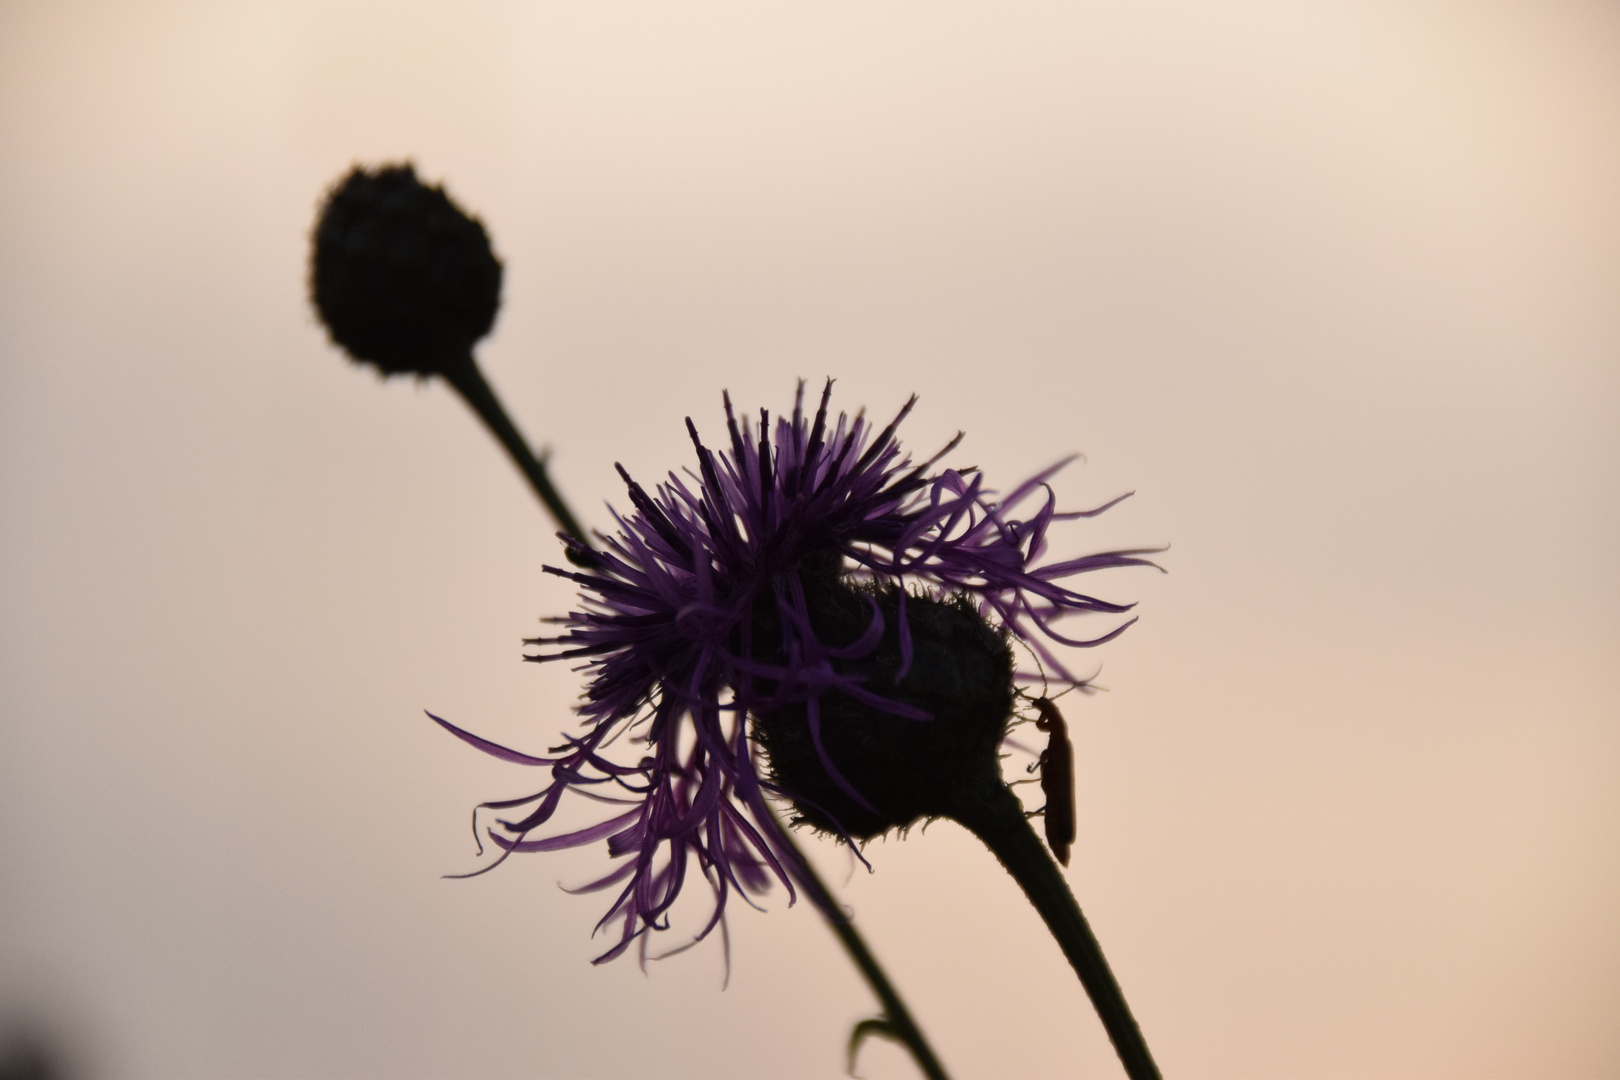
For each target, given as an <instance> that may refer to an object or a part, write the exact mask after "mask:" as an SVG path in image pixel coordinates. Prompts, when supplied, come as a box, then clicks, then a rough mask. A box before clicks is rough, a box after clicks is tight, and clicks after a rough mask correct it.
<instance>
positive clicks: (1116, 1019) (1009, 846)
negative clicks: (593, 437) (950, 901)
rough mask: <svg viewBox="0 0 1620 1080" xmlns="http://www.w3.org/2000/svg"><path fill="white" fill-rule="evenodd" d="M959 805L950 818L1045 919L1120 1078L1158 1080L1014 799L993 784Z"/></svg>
mask: <svg viewBox="0 0 1620 1080" xmlns="http://www.w3.org/2000/svg"><path fill="white" fill-rule="evenodd" d="M964 803H965V804H966V805H964V806H963V807H962V808H961V812H959V813H957V814H954V815H953V816H954V817H955V818H956V819H957V820H958V821H959V822H961V823H962V824H963V825H965V826H966V827H967V828H968V829H969V830H970V831H971V832H972V833H973V834H974V835H975V836H977V837H978V838H979V839H980V840H983V841H984V842H985V845H986V846H987V847H989V848H990V850H991V851H992V852H993V853H994V854H995V856H996V858H998V859H1000V860H1001V865H1003V866H1005V867H1006V868H1007V872H1008V873H1009V874H1011V875H1012V876H1013V880H1015V881H1017V882H1018V884H1019V885H1020V886H1022V887H1023V890H1024V895H1026V896H1028V897H1029V902H1030V903H1031V904H1034V905H1035V910H1036V911H1038V912H1040V913H1041V918H1043V919H1045V920H1046V926H1047V929H1049V930H1051V931H1052V936H1053V937H1054V938H1056V939H1057V942H1058V945H1059V946H1060V947H1061V948H1062V949H1063V955H1064V956H1067V957H1068V958H1069V963H1070V965H1071V966H1073V968H1074V971H1075V974H1076V975H1079V976H1080V984H1081V985H1082V986H1084V987H1085V988H1086V993H1087V994H1088V995H1089V996H1090V997H1091V1004H1092V1006H1093V1007H1095V1008H1096V1010H1097V1016H1098V1017H1099V1018H1100V1019H1101V1020H1102V1022H1103V1027H1104V1028H1106V1029H1107V1031H1108V1037H1109V1038H1110V1039H1112V1040H1113V1043H1114V1049H1115V1051H1117V1052H1118V1054H1119V1060H1120V1062H1121V1063H1122V1064H1123V1065H1124V1066H1125V1074H1126V1075H1127V1076H1129V1077H1130V1078H1131V1080H1158V1078H1159V1067H1158V1066H1157V1065H1155V1064H1154V1063H1153V1055H1152V1054H1150V1053H1149V1052H1148V1048H1147V1043H1146V1042H1145V1041H1144V1040H1143V1038H1142V1029H1141V1028H1139V1027H1137V1026H1136V1019H1135V1017H1133V1016H1132V1015H1131V1010H1130V1007H1129V1006H1128V1005H1126V1004H1125V995H1124V994H1123V993H1121V992H1120V989H1119V983H1118V982H1116V981H1115V980H1114V973H1113V972H1112V971H1110V970H1109V969H1108V961H1107V960H1105V959H1103V954H1102V947H1101V946H1100V945H1098V944H1097V938H1096V936H1095V935H1093V934H1092V932H1091V927H1090V925H1088V924H1087V923H1086V917H1085V916H1084V915H1082V914H1081V913H1080V905H1079V904H1078V903H1076V902H1075V899H1074V894H1073V893H1071V892H1070V891H1069V886H1068V884H1067V883H1066V882H1065V881H1064V880H1063V873H1062V871H1060V870H1059V869H1058V865H1057V863H1055V862H1053V861H1052V856H1051V855H1049V854H1047V851H1046V847H1045V845H1043V844H1042V843H1041V841H1040V838H1039V837H1037V836H1036V835H1035V830H1034V829H1032V828H1031V827H1030V824H1029V819H1028V818H1027V817H1025V816H1024V808H1023V806H1022V805H1021V804H1020V803H1019V801H1018V796H1016V795H1014V794H1013V793H1012V789H1011V788H1009V787H1007V785H1005V784H997V785H996V787H995V789H994V791H993V793H992V792H991V791H986V792H984V795H983V797H982V798H978V799H974V800H971V802H969V801H968V800H964Z"/></svg>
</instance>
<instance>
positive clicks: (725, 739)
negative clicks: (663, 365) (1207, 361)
mask: <svg viewBox="0 0 1620 1080" xmlns="http://www.w3.org/2000/svg"><path fill="white" fill-rule="evenodd" d="M831 392H832V383H831V381H829V382H828V383H827V386H826V389H825V390H824V391H823V392H822V395H821V401H820V405H819V407H818V408H817V409H816V410H815V412H814V413H813V414H812V415H807V414H806V413H805V411H804V409H803V394H804V388H803V386H802V384H801V386H800V389H799V395H798V398H797V399H796V400H795V402H794V407H793V411H792V414H791V415H790V416H787V417H782V418H779V419H777V420H776V421H775V423H774V425H773V423H772V421H771V418H770V416H769V414H768V413H766V412H764V411H761V413H760V415H759V421H758V425H757V427H756V426H754V425H751V424H750V423H749V421H748V419H747V418H746V417H744V418H742V419H739V418H737V417H736V416H735V415H734V414H733V412H732V407H731V402H730V399H729V397H727V398H726V401H725V408H726V427H727V436H728V442H729V447H728V449H725V450H722V451H719V452H716V451H715V450H712V449H710V448H709V447H707V446H705V445H704V443H703V441H702V440H701V439H700V438H699V436H698V431H697V428H696V427H695V426H694V425H693V424H692V422H691V421H690V420H688V421H687V430H688V431H689V432H690V434H691V438H692V442H693V445H694V446H695V447H696V450H697V457H698V467H697V470H696V471H695V472H688V473H687V474H686V475H685V476H680V475H676V474H674V473H671V474H670V475H669V476H668V478H667V479H666V480H665V482H664V483H662V484H660V485H658V486H657V488H656V489H655V490H654V491H652V492H649V491H647V490H646V489H644V488H643V487H642V486H641V485H639V484H637V483H636V482H635V481H633V480H631V479H630V477H629V476H628V474H626V473H625V472H624V470H623V469H622V468H621V469H620V475H621V476H623V477H624V479H625V482H626V484H627V485H628V488H629V498H630V504H631V510H630V511H629V512H628V513H626V514H623V515H615V516H616V520H617V522H618V525H619V530H618V532H617V533H615V534H614V535H612V536H604V537H602V543H603V549H602V550H601V551H591V550H590V549H588V548H586V547H584V545H582V544H578V543H577V542H573V541H570V545H571V557H572V558H573V559H574V560H575V561H576V562H578V563H580V564H581V565H579V566H578V567H575V568H554V567H547V568H546V569H547V571H548V572H549V573H552V574H556V575H559V576H561V577H566V578H568V579H569V580H571V581H573V582H575V583H577V584H578V585H579V586H580V588H581V591H582V603H581V607H580V608H579V610H577V611H574V612H572V613H571V614H569V615H568V616H566V617H564V618H560V619H556V620H552V621H555V622H557V623H560V624H562V625H563V626H564V627H565V629H564V630H563V632H562V633H560V634H558V635H555V636H550V637H542V638H536V639H534V640H533V641H531V642H529V644H531V645H534V646H537V647H539V650H540V651H538V652H537V653H535V654H533V655H530V656H529V657H528V659H530V660H534V661H541V662H545V661H553V660H576V661H582V662H583V663H584V666H585V669H586V670H587V671H588V672H589V676H590V682H589V686H588V688H587V689H586V692H585V694H584V703H583V704H582V705H581V706H580V708H579V712H580V714H581V716H582V718H583V730H582V732H581V733H579V734H574V735H567V736H565V742H564V744H563V745H562V746H559V747H557V748H555V749H554V750H552V751H551V752H550V754H551V756H546V757H536V756H532V755H528V754H523V753H519V752H517V751H514V750H509V749H507V748H505V747H502V746H497V745H495V744H493V743H490V742H488V741H487V740H484V739H481V738H479V737H477V736H475V735H473V734H471V733H469V732H466V731H464V730H462V729H461V728H458V727H456V726H454V725H451V724H449V723H447V722H446V721H443V720H439V721H438V722H439V723H440V724H443V725H444V726H445V727H446V728H447V729H449V730H450V731H451V732H453V733H454V734H456V735H457V736H459V737H460V738H462V739H465V740H466V741H468V742H470V743H472V744H473V745H474V746H477V747H479V748H480V749H482V750H484V751H486V752H488V753H491V754H494V755H496V756H497V757H500V758H502V759H504V760H507V761H511V762H515V763H519V764H524V765H532V766H537V767H542V768H546V769H549V770H550V774H551V782H550V783H549V784H547V785H546V786H545V787H544V788H543V789H542V790H541V791H539V792H537V793H535V794H533V795H531V796H528V797H526V798H519V799H512V800H506V801H501V802H491V803H486V804H484V806H485V807H487V808H490V809H495V810H503V811H512V812H513V813H511V814H510V815H509V816H508V817H507V818H505V819H502V820H500V821H499V825H500V829H499V830H497V829H493V828H491V829H487V830H486V831H487V835H488V836H489V838H490V839H491V840H492V841H493V842H494V843H495V844H496V845H497V846H499V847H500V848H502V849H503V855H502V856H501V857H502V858H503V859H504V858H505V857H506V855H508V854H511V853H513V852H532V851H550V850H557V849H560V848H564V847H573V846H578V845H582V844H588V843H592V842H595V841H599V840H605V841H606V842H607V848H608V854H609V855H610V856H611V857H613V858H616V859H622V860H623V862H622V863H620V865H619V866H618V867H617V868H616V869H614V870H613V871H612V872H611V873H609V874H607V875H606V876H604V877H602V878H601V879H600V880H598V881H595V882H593V883H591V884H590V885H588V886H586V887H585V888H586V890H588V891H595V890H602V889H609V888H614V887H617V888H618V889H619V891H618V893H617V896H616V899H615V900H614V901H613V904H612V906H611V907H610V908H609V910H608V912H607V914H606V915H605V916H604V917H603V920H602V923H601V924H599V926H600V925H606V924H608V923H612V922H615V921H617V922H619V923H620V934H619V936H618V940H617V941H616V943H615V944H614V946H613V947H612V948H611V949H610V950H609V951H608V952H607V953H605V954H604V955H603V956H601V957H599V958H598V959H599V961H601V960H607V959H611V958H612V957H614V956H617V955H619V954H620V953H622V952H623V951H624V950H625V949H626V948H627V947H628V946H629V945H630V943H631V942H632V941H635V940H636V939H637V938H641V940H642V944H643V948H645V942H646V938H645V932H646V931H647V930H648V929H663V928H665V927H666V926H667V925H668V921H667V913H668V911H669V909H670V906H671V905H672V904H673V903H674V901H675V898H676V896H677V894H678V893H679V892H680V890H681V888H682V886H683V884H684V883H685V881H686V880H687V877H688V875H689V874H691V873H697V874H701V875H702V876H703V878H704V879H705V880H706V881H707V882H708V885H709V887H710V888H711V889H712V890H713V893H714V897H715V906H714V911H713V914H712V916H711V917H710V919H709V921H708V922H707V924H706V925H705V926H704V927H703V928H702V929H701V930H700V931H699V933H698V934H697V937H698V938H701V937H703V936H705V935H706V934H707V933H709V931H710V930H712V929H713V928H714V927H715V926H716V925H719V923H720V920H721V919H722V918H723V916H724V911H725V905H726V901H727V898H728V897H729V895H730V894H731V893H732V891H733V890H736V891H741V892H744V893H748V892H758V891H760V890H762V889H763V888H764V887H766V886H767V885H768V884H769V881H770V879H771V878H772V877H775V878H778V879H780V880H781V881H782V882H783V884H784V885H787V886H788V888H789V891H790V892H791V890H792V885H791V882H790V881H789V878H788V873H787V871H786V869H785V867H786V866H787V865H788V864H789V863H790V862H791V859H792V856H791V854H790V853H789V851H788V850H787V848H786V846H785V843H784V840H783V837H782V836H781V834H780V832H779V826H778V825H777V820H776V818H775V816H774V814H773V812H772V809H771V806H770V804H769V803H768V802H767V797H768V796H775V797H779V798H783V799H787V800H789V801H790V802H791V803H792V804H793V806H794V808H795V809H796V811H797V816H798V820H801V821H805V822H808V823H809V824H811V825H813V826H815V827H817V828H820V829H823V830H826V831H829V832H833V833H836V834H839V835H841V836H843V837H845V838H853V839H865V838H868V837H871V836H875V835H878V834H880V833H882V832H884V831H886V830H888V829H890V828H894V827H903V826H905V825H907V824H910V823H911V822H912V821H915V820H917V819H919V818H926V817H934V816H953V811H954V808H955V806H956V805H957V801H958V800H959V799H960V798H962V797H964V795H963V794H962V793H964V792H967V793H971V792H972V791H973V790H975V786H976V785H977V786H979V788H982V786H983V785H985V784H990V785H996V784H1000V783H1001V781H1000V777H999V772H998V771H997V770H998V765H997V756H996V755H997V752H998V749H999V746H1000V743H1001V740H1002V738H1003V736H1004V735H1005V733H1006V727H1007V724H1008V722H1009V719H1010V718H1011V714H1012V710H1013V708H1014V699H1015V693H1016V692H1015V690H1014V683H1013V678H1014V671H1013V652H1012V648H1011V646H1012V645H1013V644H1014V643H1018V644H1021V645H1022V646H1024V647H1026V648H1028V649H1029V650H1030V651H1031V652H1032V653H1033V654H1034V655H1035V656H1037V657H1038V658H1039V659H1040V661H1041V663H1042V665H1043V667H1044V668H1045V670H1046V671H1048V672H1050V673H1052V674H1054V675H1055V676H1056V677H1057V678H1059V679H1064V680H1067V681H1069V682H1071V683H1080V682H1081V681H1082V680H1079V679H1076V678H1075V677H1074V676H1073V675H1072V674H1070V672H1069V671H1068V669H1067V668H1066V667H1065V666H1064V664H1063V663H1062V661H1061V660H1060V659H1059V657H1058V656H1057V655H1056V654H1055V653H1054V652H1053V651H1052V645H1053V644H1054V643H1056V644H1062V645H1069V646H1091V645H1098V644H1101V643H1102V642H1105V641H1108V640H1110V639H1112V638H1113V637H1115V636H1117V635H1118V634H1119V633H1121V632H1122V631H1123V630H1124V629H1125V627H1126V626H1128V625H1129V621H1127V622H1126V623H1124V624H1122V625H1118V626H1114V627H1112V628H1111V629H1109V630H1108V631H1107V632H1105V633H1102V634H1101V635H1098V636H1094V637H1089V638H1084V637H1082V638H1076V637H1071V636H1067V635H1065V634H1060V633H1059V632H1058V630H1057V629H1056V623H1057V622H1058V620H1060V619H1062V618H1063V617H1065V616H1069V615H1074V614H1079V613H1086V612H1100V613H1105V614H1119V613H1123V612H1126V611H1127V610H1129V607H1130V605H1127V604H1114V603H1109V602H1107V601H1103V600H1099V599H1096V598H1094V597H1091V596H1088V595H1085V594H1083V593H1080V592H1076V591H1074V590H1073V589H1071V588H1069V587H1068V586H1067V585H1065V584H1064V582H1065V581H1067V580H1068V579H1071V578H1073V577H1075V576H1076V575H1079V574H1083V573H1087V572H1090V571H1093V570H1101V569H1105V568H1109V567H1122V566H1143V565H1152V563H1150V562H1148V561H1147V560H1146V559H1144V558H1143V557H1142V556H1143V555H1146V554H1149V553H1150V551H1151V550H1156V549H1131V550H1121V551H1108V552H1101V553H1098V554H1093V555H1087V556H1083V557H1080V558H1074V559H1068V560H1063V561H1057V562H1046V561H1044V560H1043V555H1044V554H1045V551H1046V544H1047V531H1048V528H1049V526H1050V525H1051V524H1052V523H1053V522H1055V521H1060V520H1065V519H1073V518H1081V517H1090V516H1093V515H1095V514H1099V513H1101V512H1102V511H1103V510H1106V509H1107V508H1108V507H1109V506H1112V505H1114V504H1115V503H1117V502H1119V501H1120V500H1119V499H1114V500H1112V501H1110V502H1109V503H1107V504H1105V505H1103V506H1100V507H1097V508H1095V509H1091V510H1085V511H1078V512H1069V513H1058V512H1057V509H1056V502H1055V497H1054V496H1053V494H1052V492H1051V489H1050V488H1049V487H1047V485H1046V481H1047V480H1048V479H1049V478H1050V477H1051V475H1052V474H1053V473H1055V472H1056V471H1057V470H1058V469H1059V468H1061V467H1062V465H1063V464H1064V463H1062V462H1060V463H1059V464H1057V465H1054V466H1052V467H1051V468H1049V469H1046V470H1044V471H1043V472H1041V473H1039V474H1037V475H1036V476H1034V477H1032V478H1030V479H1029V480H1026V481H1025V482H1024V483H1022V484H1020V485H1018V486H1017V487H1016V488H1014V489H1012V490H1011V491H1010V492H1008V493H1007V494H1006V495H1004V496H1001V497H999V498H998V497H996V494H995V493H994V492H992V491H991V490H990V489H988V488H986V487H985V486H984V481H983V477H982V476H981V475H980V474H979V473H978V472H977V471H976V470H961V471H958V470H955V469H949V468H942V469H938V470H936V469H935V465H936V463H937V462H938V461H939V460H940V459H941V458H942V457H943V456H944V455H945V453H947V452H949V451H950V450H951V449H953V448H954V447H955V446H956V444H957V442H958V441H959V440H960V436H958V437H957V439H956V440H953V441H952V442H951V444H950V445H949V446H947V447H946V448H945V450H943V451H941V452H940V454H937V455H935V456H934V457H933V458H931V459H930V460H929V461H927V462H924V463H923V464H921V465H913V464H912V463H911V460H910V459H909V458H908V457H907V456H906V455H905V454H904V452H903V451H902V449H901V447H900V444H899V442H898V441H897V439H896V437H895V431H896V429H897V427H898V426H899V424H900V423H901V421H902V420H903V419H904V418H905V416H906V414H907V413H909V412H910V410H911V408H912V405H913V404H914V403H915V401H916V399H915V398H913V399H912V400H911V401H908V402H907V403H906V405H905V406H904V407H903V408H902V409H901V410H900V413H899V415H898V416H896V417H895V419H894V420H893V421H892V422H891V423H889V424H888V425H887V426H886V427H884V428H882V429H881V430H877V431H874V426H875V425H872V424H871V423H869V422H868V421H867V420H866V418H865V416H864V414H857V415H856V416H855V417H854V418H850V417H849V416H847V415H845V414H842V413H840V414H839V415H838V416H837V418H836V419H833V418H831V417H830V416H829V413H828V401H829V398H830V396H831ZM1120 498H1124V496H1121V497H1120ZM1026 504H1030V506H1029V509H1028V511H1027V512H1025V516H1023V517H1015V516H1014V514H1015V513H1018V512H1019V508H1020V507H1023V506H1025V505H1026ZM1130 621H1134V620H1130ZM435 719H436V720H437V719H438V718H437V717H435ZM621 736H628V737H627V738H623V739H620V744H621V745H622V744H626V743H627V744H629V745H632V746H638V747H640V748H641V750H642V751H643V753H642V754H641V756H640V757H639V758H638V759H637V760H633V761H632V760H619V759H616V758H615V757H613V756H611V755H610V754H609V752H608V751H609V749H610V747H609V745H608V744H609V743H610V742H613V741H614V740H615V739H619V738H620V737H621ZM621 754H622V750H621ZM628 756H634V755H627V757H628ZM571 791H572V792H576V793H578V794H580V795H584V796H588V797H590V798H593V799H598V800H601V801H604V802H608V803H616V804H619V805H620V807H621V808H620V809H619V812H618V813H617V814H616V815H615V816H612V817H610V818H609V819H608V820H606V821H603V822H601V823H600V824H597V825H594V826H591V827H589V828H585V829H580V830H578V831H575V832H571V833H566V834H563V835H554V836H548V837H545V838H532V837H533V836H534V834H535V833H536V832H537V831H538V830H540V829H541V828H542V826H544V825H545V824H546V823H547V822H548V821H549V820H550V819H551V817H552V815H553V814H554V812H555V811H556V809H557V807H558V804H559V803H560V801H561V799H562V797H563V796H564V795H565V794H567V793H568V792H571ZM485 869H489V868H488V867H486V868H485ZM479 872H480V873H481V872H483V871H479Z"/></svg>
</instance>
